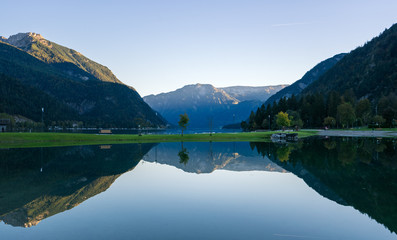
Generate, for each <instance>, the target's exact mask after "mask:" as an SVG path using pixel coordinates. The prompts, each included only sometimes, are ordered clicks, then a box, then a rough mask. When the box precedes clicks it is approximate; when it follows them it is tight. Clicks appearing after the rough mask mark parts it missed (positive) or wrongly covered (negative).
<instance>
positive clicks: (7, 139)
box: [0, 130, 317, 148]
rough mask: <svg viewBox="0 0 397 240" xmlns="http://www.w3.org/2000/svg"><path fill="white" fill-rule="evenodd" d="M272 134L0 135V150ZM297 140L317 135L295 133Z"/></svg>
mask: <svg viewBox="0 0 397 240" xmlns="http://www.w3.org/2000/svg"><path fill="white" fill-rule="evenodd" d="M273 133H276V131H271V132H240V133H213V134H212V135H211V136H210V134H208V133H206V134H204V133H203V134H184V135H183V136H181V135H180V134H172V135H165V134H164V135H154V134H147V135H142V136H138V135H136V134H81V133H16V132H8V133H0V148H27V147H59V146H76V145H100V144H120V143H157V142H182V141H183V142H209V141H213V142H263V141H269V140H270V137H271V135H272V134H273ZM297 133H298V136H299V137H300V138H303V137H309V136H314V135H317V131H309V130H302V131H299V132H297Z"/></svg>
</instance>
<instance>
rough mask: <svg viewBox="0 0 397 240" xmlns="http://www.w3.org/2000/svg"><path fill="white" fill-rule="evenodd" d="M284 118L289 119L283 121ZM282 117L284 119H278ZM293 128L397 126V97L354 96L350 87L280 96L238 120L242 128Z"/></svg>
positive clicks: (250, 129)
mask: <svg viewBox="0 0 397 240" xmlns="http://www.w3.org/2000/svg"><path fill="white" fill-rule="evenodd" d="M285 117H287V118H288V120H289V121H285ZM281 118H284V120H281ZM281 126H292V127H294V128H324V127H327V128H334V127H336V128H351V127H362V126H368V127H370V128H371V127H372V128H375V127H395V126H397V96H396V95H395V94H394V93H390V94H389V95H387V96H381V97H380V98H379V99H377V100H373V101H370V100H369V99H368V98H361V99H357V98H356V96H355V95H354V92H353V90H352V89H350V90H346V91H345V92H344V93H343V94H340V93H339V92H336V91H332V92H330V93H329V94H328V95H326V96H324V95H323V94H320V93H316V94H307V95H301V96H299V97H297V96H295V95H292V96H291V97H283V98H281V99H280V100H279V101H278V102H273V104H268V105H267V106H266V105H264V104H263V105H262V106H261V107H259V108H258V109H257V110H256V111H255V112H254V111H251V114H250V116H249V118H248V120H247V121H243V122H241V127H242V128H243V130H245V131H254V130H261V129H271V130H274V129H278V128H279V127H281Z"/></svg>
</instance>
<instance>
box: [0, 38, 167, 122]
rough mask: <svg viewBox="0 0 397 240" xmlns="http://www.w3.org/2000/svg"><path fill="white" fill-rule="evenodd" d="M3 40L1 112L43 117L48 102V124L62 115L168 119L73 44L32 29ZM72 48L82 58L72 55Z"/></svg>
mask: <svg viewBox="0 0 397 240" xmlns="http://www.w3.org/2000/svg"><path fill="white" fill-rule="evenodd" d="M32 39H33V40H32ZM2 41H3V42H1V41H0V83H1V84H0V92H1V93H3V94H2V95H1V96H0V112H6V113H8V114H11V115H22V116H24V117H27V118H29V119H32V120H33V121H40V120H41V108H42V107H44V109H45V114H44V115H45V118H44V121H45V123H46V125H50V124H53V123H54V122H55V123H57V122H58V123H57V124H59V122H60V121H68V122H76V121H82V122H83V124H84V125H85V126H93V127H137V126H138V125H141V126H151V127H157V126H164V125H166V121H165V120H164V119H163V118H161V116H158V114H157V113H156V112H154V111H153V110H152V109H151V108H150V107H149V106H148V105H147V104H146V103H145V102H144V101H143V99H142V98H141V97H140V96H139V94H138V93H137V92H136V91H135V90H134V89H133V88H132V87H129V86H126V85H124V84H122V83H121V82H120V81H119V80H117V78H115V77H114V75H113V74H112V73H111V72H110V70H109V71H106V70H108V69H107V68H106V67H103V66H101V65H99V64H97V63H95V62H93V61H91V60H88V59H87V58H85V57H84V56H82V55H81V54H80V55H79V54H77V52H75V51H74V50H71V49H67V48H65V47H62V46H59V45H56V44H55V43H52V42H49V41H47V40H45V39H44V38H42V37H41V36H40V37H37V35H34V34H31V33H28V34H18V35H15V36H11V37H10V38H9V39H5V38H2ZM7 42H9V43H12V44H15V45H16V46H18V47H20V48H17V47H16V46H13V45H10V44H9V43H7ZM22 49H25V50H26V51H23V50H22ZM61 50H62V51H63V52H62V51H61ZM65 52H66V53H65ZM67 53H69V55H68V54H67ZM73 54H74V55H76V56H77V55H78V56H79V58H77V57H75V59H74V60H73V59H72V56H74V55H73ZM35 55H36V56H35ZM48 56H51V57H48ZM67 57H69V58H67ZM72 60H73V61H72ZM79 61H80V62H85V63H86V64H85V65H84V64H83V63H81V64H79ZM91 72H92V73H91ZM112 79H113V80H112Z"/></svg>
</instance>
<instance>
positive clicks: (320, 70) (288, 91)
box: [265, 53, 346, 105]
mask: <svg viewBox="0 0 397 240" xmlns="http://www.w3.org/2000/svg"><path fill="white" fill-rule="evenodd" d="M345 55H346V53H340V54H337V55H335V56H333V57H331V58H328V59H326V60H324V61H322V62H320V63H319V64H317V65H316V66H314V67H313V68H312V69H311V70H309V71H308V72H307V73H305V75H303V77H302V78H301V79H300V80H298V81H296V82H294V83H293V84H291V85H290V86H288V87H285V88H283V89H281V90H280V91H278V92H277V93H276V94H274V95H273V96H271V97H269V99H267V101H266V103H265V105H268V104H273V102H278V101H279V100H280V99H281V98H283V97H287V98H288V97H291V96H292V95H293V94H294V95H298V94H299V93H301V92H302V90H303V89H305V88H306V87H307V86H309V85H310V84H312V83H313V82H315V81H316V80H317V79H319V77H321V76H322V75H323V74H324V73H326V72H327V71H328V70H329V69H331V68H332V67H333V66H334V65H335V64H336V63H337V62H339V61H340V60H341V59H342V58H343V57H344V56H345Z"/></svg>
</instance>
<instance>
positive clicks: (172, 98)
mask: <svg viewBox="0 0 397 240" xmlns="http://www.w3.org/2000/svg"><path fill="white" fill-rule="evenodd" d="M282 86H284V85H280V86H274V87H273V86H272V87H260V88H258V89H264V92H263V95H264V96H265V97H266V96H267V95H269V92H270V93H271V92H272V91H276V90H277V89H279V88H281V87H282ZM225 89H226V90H223V89H222V88H215V87H214V86H212V85H210V84H195V85H187V86H184V87H182V88H180V89H177V90H175V91H172V92H168V93H161V94H158V95H149V96H146V97H144V98H143V99H144V100H145V102H147V103H148V104H149V105H150V106H151V107H152V108H153V109H155V110H156V111H158V112H159V113H160V114H161V115H162V116H163V117H164V118H165V119H166V120H167V121H168V122H170V123H171V124H174V125H177V124H178V121H179V115H180V114H183V113H185V112H186V113H187V114H188V116H189V118H190V121H189V127H191V128H208V127H209V125H210V122H211V121H212V126H213V127H214V128H217V127H221V126H224V125H226V124H230V123H236V122H241V121H242V120H244V117H245V116H247V115H248V114H249V113H250V112H251V110H254V109H256V108H257V107H259V106H260V105H261V104H262V102H261V101H260V100H259V99H264V98H265V97H263V96H262V97H260V96H259V94H258V93H257V91H258V89H256V88H255V89H251V88H249V87H242V89H241V90H240V91H239V90H238V89H239V87H230V88H225ZM228 92H230V94H229V93H228ZM249 96H252V98H250V97H249ZM237 97H240V98H241V99H239V98H237ZM258 98H259V99H258Z"/></svg>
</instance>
